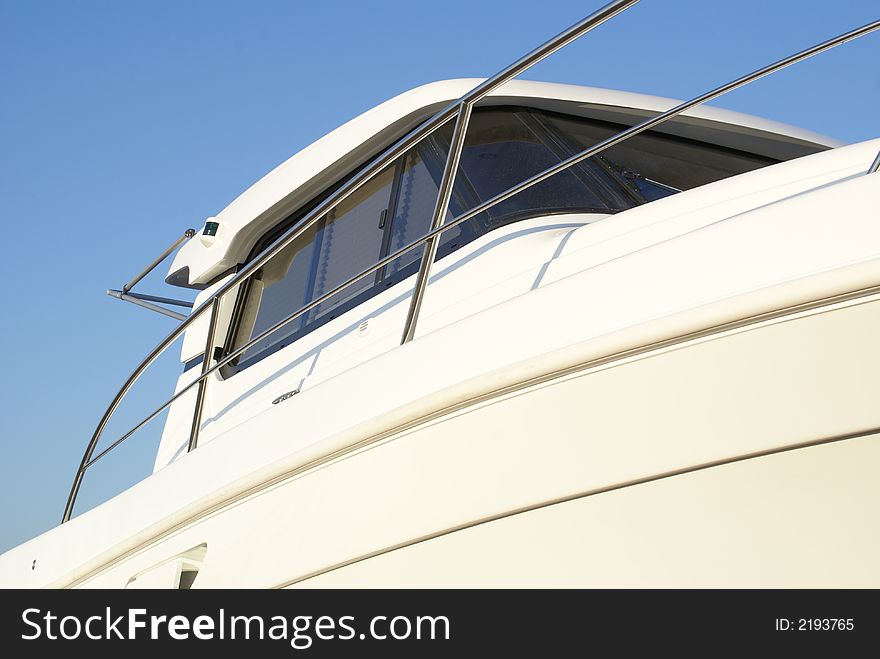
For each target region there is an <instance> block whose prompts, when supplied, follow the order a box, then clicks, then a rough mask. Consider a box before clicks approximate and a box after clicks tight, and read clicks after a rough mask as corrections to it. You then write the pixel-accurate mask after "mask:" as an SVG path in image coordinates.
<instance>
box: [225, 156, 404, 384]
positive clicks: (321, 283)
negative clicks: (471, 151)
mask: <svg viewBox="0 0 880 659" xmlns="http://www.w3.org/2000/svg"><path fill="white" fill-rule="evenodd" d="M393 180H394V167H389V168H386V169H385V170H383V171H382V172H381V173H379V174H378V175H376V176H375V177H374V178H372V179H371V180H370V181H368V182H367V183H366V184H364V185H363V186H361V188H359V189H358V190H357V191H356V192H354V193H352V195H351V196H349V197H348V198H347V199H345V200H344V201H343V202H341V203H340V204H339V205H338V206H337V207H335V208H334V209H333V210H331V211H330V212H329V213H327V215H325V216H324V217H322V218H321V219H319V220H318V221H317V222H316V223H315V224H313V225H312V227H311V228H310V229H309V230H308V231H306V232H305V233H303V234H302V235H301V236H300V237H299V238H298V239H297V240H295V241H294V242H293V243H291V244H290V245H288V246H287V247H286V248H285V249H284V250H282V251H281V252H280V253H279V254H278V255H276V256H275V257H274V258H272V259H271V260H270V261H269V262H268V263H266V265H265V266H263V267H262V268H260V270H258V271H257V272H256V273H255V275H254V276H253V277H251V278H250V280H249V281H248V283H247V284H246V285H245V287H244V290H243V292H242V295H241V296H240V298H239V304H238V306H239V309H238V311H237V315H238V318H237V319H236V320H235V321H234V322H236V330H235V338H234V341H233V344H232V347H238V346H241V345H243V344H245V343H247V342H248V341H249V340H250V339H251V337H254V336H257V335H259V334H260V333H261V332H264V331H265V330H267V329H268V328H270V327H272V326H273V325H274V324H276V323H278V322H279V321H281V320H283V319H284V318H286V317H287V316H289V315H290V314H291V313H293V312H294V311H296V310H297V309H298V308H300V307H301V306H303V305H305V304H308V303H309V302H311V301H313V300H315V299H317V298H319V297H321V296H322V295H325V294H326V293H328V292H330V291H331V290H333V289H334V288H336V287H337V286H339V285H340V284H342V283H343V282H345V281H346V280H347V279H349V278H351V277H352V276H354V275H356V274H357V273H358V272H360V271H361V270H364V269H365V268H367V267H369V266H370V265H372V264H373V263H375V262H376V261H377V260H378V259H379V256H380V253H381V250H382V244H383V236H384V233H385V228H384V227H382V226H380V225H381V224H382V223H383V222H382V220H383V218H384V214H387V211H388V208H389V204H390V200H391V192H392V187H393V186H392V183H393ZM276 236H277V232H275V233H274V234H273V235H272V237H271V238H269V239H267V240H266V241H264V243H263V245H261V246H260V248H262V247H264V246H265V245H266V244H268V243H269V242H271V241H272V240H273V239H274V238H275V237H276ZM374 285H375V279H373V278H370V277H364V278H362V279H361V280H360V281H358V282H355V283H354V284H352V285H351V286H349V287H348V288H345V289H343V290H342V291H340V292H339V293H337V294H336V295H334V296H332V297H331V298H329V299H328V300H326V301H324V302H322V303H321V304H319V305H317V306H316V307H314V308H313V309H311V310H310V311H309V312H307V313H306V314H303V315H302V316H300V317H299V318H298V319H296V320H293V321H291V322H290V323H288V324H287V325H285V326H284V327H282V328H281V329H279V330H277V331H276V332H274V333H273V334H271V335H270V336H268V337H266V338H265V339H263V340H262V341H260V342H258V343H257V344H255V345H253V346H252V347H250V348H249V349H248V350H246V351H245V352H244V353H243V354H242V355H240V356H239V358H238V359H236V360H235V361H234V362H233V363H232V364H231V365H230V368H229V369H227V371H226V374H227V375H229V374H230V373H234V372H236V371H238V370H241V369H243V368H247V367H248V366H250V365H251V364H253V363H255V362H256V361H259V360H260V359H262V358H263V357H265V356H266V355H267V354H270V353H272V352H275V351H276V350H279V349H281V348H283V347H284V346H286V345H288V344H290V343H291V342H293V341H295V340H296V339H298V338H299V337H300V336H303V335H304V334H305V333H307V332H308V331H310V330H312V329H314V328H315V327H317V326H319V325H320V324H323V323H325V322H327V321H329V320H331V319H333V318H335V317H336V316H337V315H338V314H340V313H342V312H344V311H345V310H347V309H348V308H350V307H351V306H354V305H356V304H357V303H359V302H360V301H361V300H362V299H363V298H364V297H365V296H368V295H369V289H371V288H372V287H374Z"/></svg>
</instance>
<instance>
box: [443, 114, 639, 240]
mask: <svg viewBox="0 0 880 659" xmlns="http://www.w3.org/2000/svg"><path fill="white" fill-rule="evenodd" d="M572 153H574V151H573V150H572V149H571V148H570V147H569V146H568V145H567V144H566V143H565V142H564V141H563V140H562V139H561V138H560V136H559V135H558V134H556V133H555V132H554V131H553V130H552V128H551V127H549V126H548V125H547V124H546V121H545V120H544V117H543V113H541V112H538V111H529V110H523V109H508V108H503V109H491V110H484V111H482V112H475V113H474V115H473V117H472V118H471V121H470V124H469V126H468V136H467V140H466V141H465V145H464V149H463V150H462V154H461V163H460V167H459V171H458V175H457V177H456V183H455V188H456V192H458V193H459V195H458V196H459V198H460V199H466V200H467V202H466V206H467V208H464V209H462V210H467V209H469V208H473V207H474V206H476V205H478V204H479V203H482V202H484V201H487V200H489V199H491V198H492V197H494V196H495V195H497V194H499V193H501V192H504V191H505V190H507V189H509V188H511V187H513V186H515V185H517V184H519V183H521V182H523V181H525V180H526V179H528V178H530V177H531V176H534V175H535V174H538V173H539V172H541V171H543V170H545V169H547V168H548V167H551V166H553V165H555V164H557V163H559V162H561V161H562V160H564V159H566V158H567V157H569V156H570V155H572ZM634 203H635V200H634V198H633V197H632V195H631V194H628V192H627V188H626V186H625V185H623V184H621V182H620V181H619V180H617V179H616V177H615V176H614V175H613V174H612V173H611V172H609V171H606V169H605V168H604V167H603V166H602V165H601V164H600V163H596V162H588V163H584V164H582V165H577V166H574V167H572V168H569V169H568V170H566V171H563V172H560V173H558V174H556V175H555V176H552V177H550V178H549V179H547V180H545V181H542V182H541V183H538V184H537V185H535V186H533V187H531V188H529V189H528V190H525V191H524V192H521V193H519V194H517V195H515V196H514V197H511V198H510V199H508V200H506V201H504V202H502V203H500V204H498V205H497V206H494V207H493V208H491V209H490V210H489V211H487V213H484V214H482V215H481V218H480V219H481V221H482V223H483V224H484V227H485V229H486V230H490V229H493V228H496V227H498V226H501V225H503V224H508V223H510V222H514V221H517V220H520V219H523V218H525V217H529V216H532V217H533V216H535V215H552V214H554V213H566V212H584V211H586V212H599V213H613V212H616V211H619V210H623V209H626V208H630V207H631V206H633V205H634Z"/></svg>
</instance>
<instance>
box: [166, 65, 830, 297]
mask: <svg viewBox="0 0 880 659" xmlns="http://www.w3.org/2000/svg"><path fill="white" fill-rule="evenodd" d="M480 82H482V80H481V79H474V78H470V79H457V80H444V81H440V82H433V83H430V84H427V85H423V86H421V87H416V88H415V89H411V90H409V91H407V92H404V93H403V94H400V95H399V96H395V97H394V98H392V99H390V100H388V101H385V102H384V103H382V104H380V105H377V106H376V107H374V108H372V109H370V110H368V111H366V112H364V113H363V114H361V115H359V116H357V117H355V118H354V119H352V120H350V121H348V122H346V123H345V124H343V125H342V126H340V127H339V128H337V129H335V130H333V131H331V132H330V133H328V134H326V135H324V136H323V137H321V138H320V139H318V140H316V141H315V142H313V143H312V144H310V145H309V146H307V147H305V148H304V149H302V150H301V151H299V152H298V153H296V154H295V155H293V156H291V157H290V158H288V159H287V160H286V161H284V162H283V163H281V164H280V165H278V166H277V167H276V168H275V169H273V170H272V171H270V172H269V173H268V174H266V175H265V176H263V177H262V178H261V179H260V180H258V181H257V182H256V183H254V184H253V185H252V186H251V187H250V188H248V189H247V190H245V191H244V192H243V193H242V194H240V195H239V196H238V197H237V198H236V199H235V200H233V201H232V203H230V204H229V205H228V206H227V207H226V208H224V209H223V210H222V211H220V212H219V213H218V214H217V215H216V217H214V218H210V219H211V220H213V221H216V222H218V223H219V229H218V231H217V235H216V237H215V238H213V240H212V242H210V244H205V243H207V242H208V241H203V240H202V239H201V238H200V235H196V236H195V237H194V238H192V239H190V240H189V241H188V242H187V243H186V244H184V246H183V247H182V248H181V249H180V250H179V251H178V253H177V255H176V256H175V258H174V260H173V262H172V264H171V266H170V268H169V276H168V281H169V283H174V284H179V285H199V284H202V285H203V284H206V283H208V282H210V281H211V280H212V279H214V278H216V277H217V276H218V275H220V274H221V273H223V272H225V271H227V270H229V269H230V268H231V267H234V266H235V265H237V264H238V263H241V262H243V261H244V259H246V258H247V255H248V253H249V252H250V250H251V249H252V248H253V245H254V243H255V242H256V241H257V240H258V239H259V238H260V236H262V235H263V234H264V233H265V232H266V231H267V230H268V229H270V228H271V227H272V226H274V225H275V224H277V223H278V222H279V221H281V220H282V219H284V218H285V217H286V216H287V215H289V214H290V213H291V212H293V211H294V210H296V208H297V207H299V206H301V205H302V204H304V203H306V202H307V201H309V200H310V199H311V198H313V197H314V196H315V195H317V194H318V193H320V192H321V191H322V190H324V189H326V187H327V186H329V185H331V184H332V183H334V182H335V181H337V180H339V178H341V177H342V176H344V175H346V174H347V173H349V172H350V171H352V170H353V169H355V168H356V167H358V166H359V165H361V164H362V163H363V162H365V161H366V160H368V159H369V158H370V157H372V156H373V155H375V154H376V153H377V152H378V151H380V150H381V149H383V148H385V147H386V146H388V145H389V144H391V143H392V142H393V141H394V140H395V139H396V138H398V137H399V136H400V135H401V134H403V133H404V132H406V131H407V130H410V129H412V128H414V127H415V126H416V125H418V124H419V123H421V122H422V121H424V120H425V119H426V118H427V117H429V116H430V115H431V114H433V113H434V112H436V111H438V110H440V109H442V108H443V107H445V106H446V105H447V104H448V103H450V102H451V101H453V100H455V99H457V98H459V97H461V96H462V95H463V94H465V93H466V92H467V91H469V90H470V89H472V88H473V87H475V86H476V85H477V84H479V83H480ZM677 103H679V101H676V100H674V99H669V98H662V97H658V96H649V95H645V94H637V93H632V92H623V91H615V90H609V89H599V88H594V87H583V86H576V85H563V84H557V83H546V82H534V81H527V80H513V81H510V82H508V83H506V84H505V85H503V86H502V87H501V88H499V89H498V90H496V91H495V92H493V93H492V94H490V95H489V96H487V97H486V98H484V99H483V100H482V101H481V102H480V103H479V105H480V106H484V105H509V104H519V105H528V106H533V107H540V108H543V109H548V110H562V111H566V112H572V113H577V114H580V115H582V116H588V117H591V118H594V119H602V120H605V121H612V122H617V123H621V124H628V125H631V124H634V123H636V122H637V121H640V120H642V119H644V118H647V117H649V116H651V115H654V114H657V113H659V112H662V111H664V110H667V109H669V108H670V107H673V106H674V105H676V104H677ZM657 130H659V131H660V132H667V133H670V134H676V135H681V136H684V137H690V138H693V139H700V140H703V141H709V142H712V143H715V144H720V145H722V146H729V147H733V148H738V149H741V150H746V151H751V152H753V153H758V154H760V155H764V156H768V157H773V158H779V159H790V158H793V157H797V156H799V155H806V154H807V153H812V152H815V151H818V150H823V149H826V148H831V147H835V146H840V144H841V143H839V142H837V141H835V140H833V139H831V138H828V137H825V136H822V135H818V134H816V133H812V132H810V131H806V130H803V129H800V128H796V127H793V126H789V125H786V124H782V123H779V122H776V121H770V120H767V119H762V118H760V117H755V116H752V115H747V114H742V113H739V112H733V111H730V110H723V109H720V108H713V107H707V106H700V107H697V108H694V109H692V110H689V111H687V112H685V113H683V114H682V115H680V116H679V117H676V118H675V119H674V120H671V121H669V122H666V123H665V124H663V125H661V126H660V127H659V128H658V129H657Z"/></svg>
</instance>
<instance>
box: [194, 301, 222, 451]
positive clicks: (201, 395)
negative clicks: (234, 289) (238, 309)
mask: <svg viewBox="0 0 880 659" xmlns="http://www.w3.org/2000/svg"><path fill="white" fill-rule="evenodd" d="M220 300H221V298H220V297H215V298H214V301H213V302H212V303H211V320H210V321H209V322H208V338H207V339H206V340H205V356H204V358H203V359H202V373H201V378H200V379H199V386H198V389H197V390H196V405H195V409H194V410H193V420H192V428H191V429H190V432H189V445H188V446H187V449H186V450H187V453H188V452H190V451H192V450H193V449H194V448H196V447H197V446H198V445H199V429H200V428H201V425H202V409H203V408H204V406H205V391H206V389H207V387H208V378H207V377H205V376H206V375H207V373H208V370H209V369H210V368H211V363H212V362H213V360H214V344H215V342H216V341H215V335H216V334H217V317H218V316H219V315H220Z"/></svg>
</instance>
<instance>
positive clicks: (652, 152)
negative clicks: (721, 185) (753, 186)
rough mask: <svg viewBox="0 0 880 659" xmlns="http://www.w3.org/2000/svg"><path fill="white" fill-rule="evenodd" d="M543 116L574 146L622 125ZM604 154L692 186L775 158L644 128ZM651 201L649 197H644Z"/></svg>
mask: <svg viewBox="0 0 880 659" xmlns="http://www.w3.org/2000/svg"><path fill="white" fill-rule="evenodd" d="M545 116H546V120H547V122H548V123H549V124H551V125H552V126H553V127H554V128H555V129H556V130H558V131H559V133H561V134H563V135H565V137H566V139H568V140H570V141H571V142H572V143H573V144H574V145H575V146H576V148H577V150H578V151H581V150H583V149H586V148H587V147H590V146H593V145H594V144H596V143H598V142H601V141H602V140H604V139H607V138H609V137H611V136H612V135H616V134H617V133H619V132H620V131H622V130H624V129H625V128H626V126H620V125H617V124H611V123H606V122H603V121H593V120H589V119H581V118H575V117H569V116H566V115H560V114H547V115H545ZM600 157H601V158H602V159H604V160H606V161H607V162H610V163H612V164H613V165H617V166H619V167H621V168H623V169H625V170H627V171H629V172H633V173H635V174H637V175H639V176H641V177H643V178H644V179H648V180H651V181H655V182H657V183H660V184H663V185H665V186H669V187H671V188H674V189H676V190H690V189H691V188H695V187H697V186H700V185H705V184H706V183H712V182H713V181H718V180H721V179H723V178H727V177H728V176H734V175H736V174H743V173H745V172H750V171H752V170H753V169H758V168H759V167H765V166H767V165H770V164H773V163H775V162H777V161H775V160H772V159H770V158H763V157H761V156H756V155H753V154H751V153H745V152H743V151H736V150H734V149H727V148H724V147H719V146H713V145H711V144H705V143H703V142H696V141H693V140H688V139H684V138H680V137H674V136H672V135H664V134H661V133H654V132H651V131H647V132H644V133H640V134H639V135H636V136H634V137H631V138H629V139H628V140H626V141H625V142H622V143H621V144H618V145H617V146H613V147H611V148H610V149H606V150H605V151H603V152H602V154H601V156H600ZM646 200H647V201H651V199H646Z"/></svg>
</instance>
